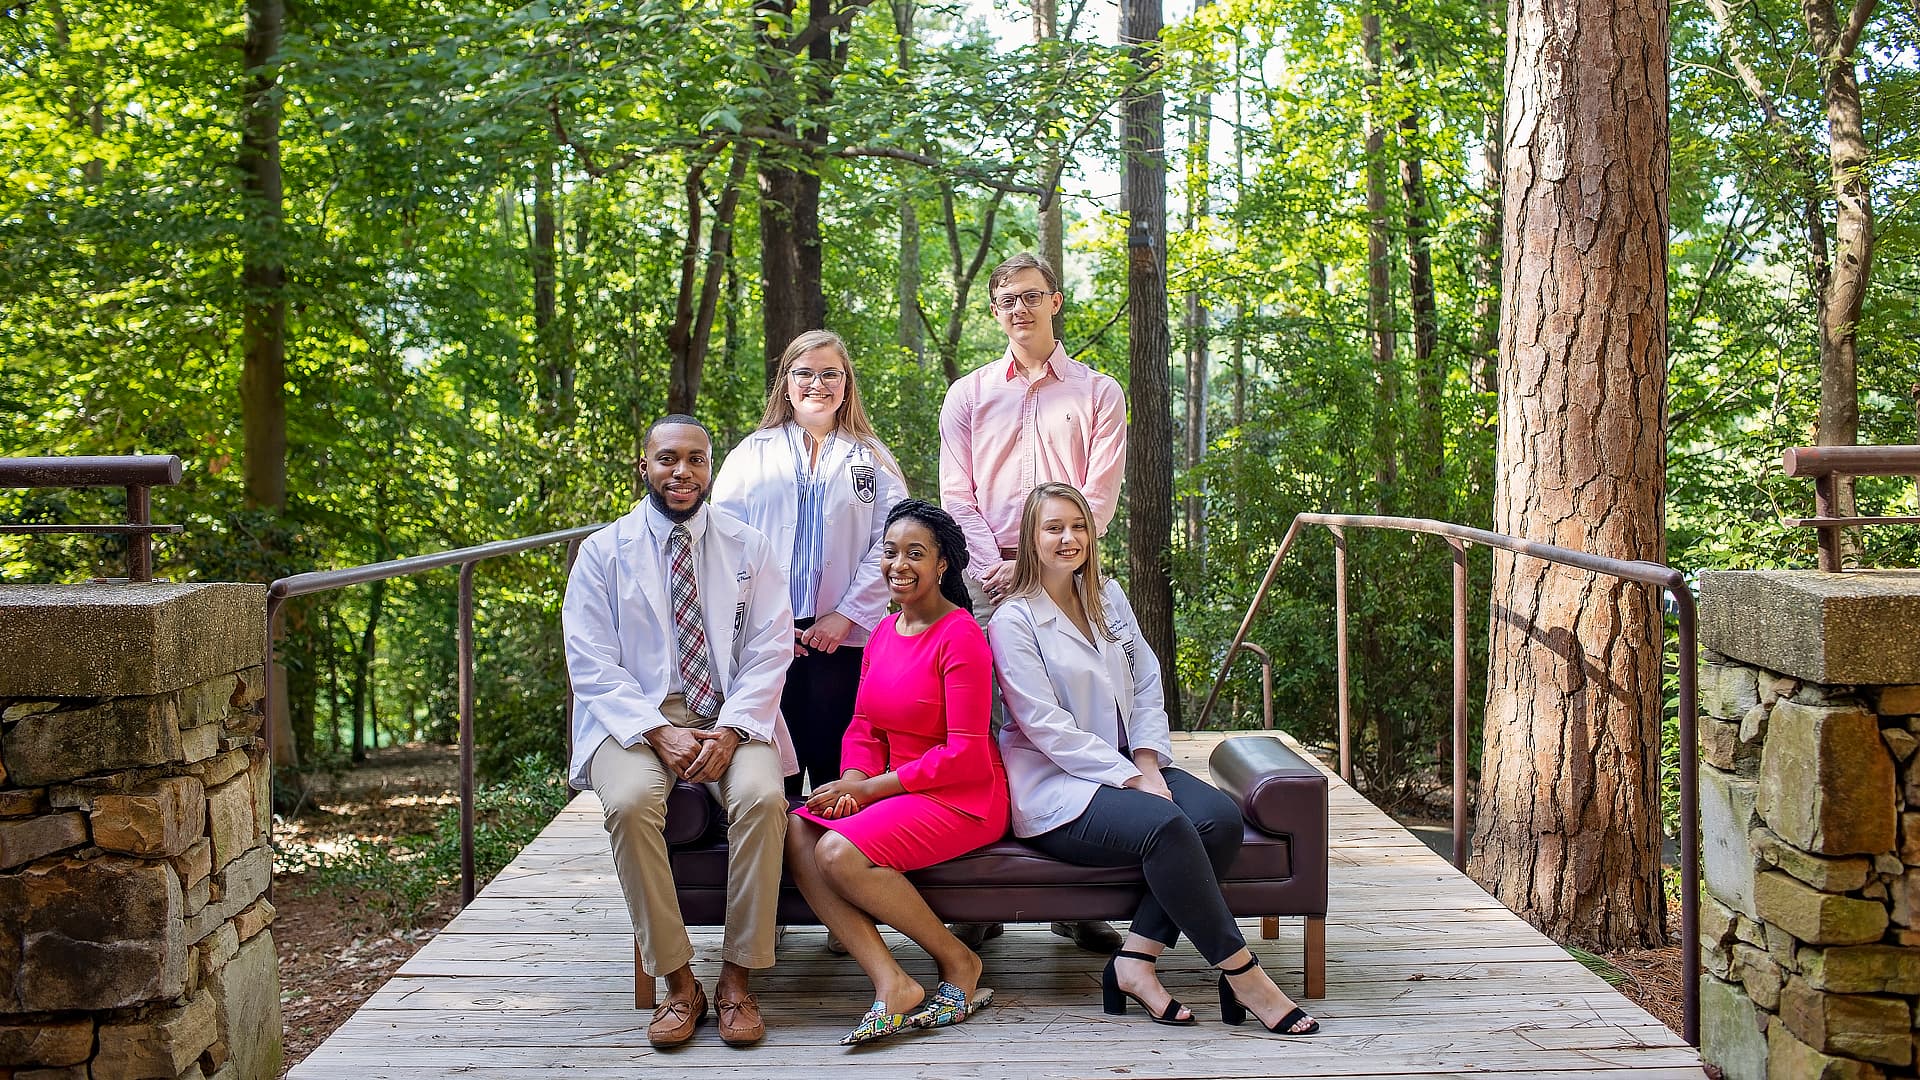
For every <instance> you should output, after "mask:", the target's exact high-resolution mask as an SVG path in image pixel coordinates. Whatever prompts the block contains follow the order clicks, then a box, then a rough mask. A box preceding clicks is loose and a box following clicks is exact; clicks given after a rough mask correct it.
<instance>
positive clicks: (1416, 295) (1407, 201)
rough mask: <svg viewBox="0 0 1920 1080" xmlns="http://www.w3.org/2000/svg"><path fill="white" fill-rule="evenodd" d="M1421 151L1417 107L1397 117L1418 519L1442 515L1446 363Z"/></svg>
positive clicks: (1404, 62)
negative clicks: (1410, 315) (1410, 321)
mask: <svg viewBox="0 0 1920 1080" xmlns="http://www.w3.org/2000/svg"><path fill="white" fill-rule="evenodd" d="M1394 52H1395V54H1396V56H1397V59H1398V62H1399V64H1400V67H1401V71H1402V72H1403V74H1404V75H1405V76H1406V77H1407V79H1408V82H1409V84H1412V85H1417V83H1418V74H1417V72H1415V71H1414V69H1413V56H1412V50H1411V48H1410V47H1409V46H1408V45H1407V44H1406V43H1405V42H1401V43H1400V44H1399V45H1398V46H1397V47H1396V48H1395V50H1394ZM1422 157H1423V155H1422V152H1421V124H1420V113H1419V109H1418V107H1417V106H1413V107H1409V108H1408V110H1407V111H1406V113H1404V114H1403V115H1402V116H1401V117H1400V198H1401V201H1402V202H1403V203H1404V205H1405V214H1406V222H1407V293H1408V299H1409V300H1410V301H1411V303H1412V306H1413V400H1414V440H1413V443H1414V445H1413V451H1412V453H1411V454H1410V455H1409V458H1410V460H1409V461H1408V467H1409V471H1410V472H1411V473H1413V512H1414V514H1415V516H1418V517H1430V518H1444V517H1446V516H1447V451H1446V434H1445V430H1444V427H1443V424H1442V419H1443V410H1442V407H1441V396H1442V394H1443V393H1444V391H1445V389H1446V385H1447V365H1446V358H1445V357H1443V356H1439V355H1437V353H1438V349H1437V345H1438V342H1439V338H1440V315H1439V312H1438V310H1437V309H1436V305H1435V300H1434V291H1433V252H1432V250H1431V241H1430V239H1429V236H1428V234H1429V228H1428V223H1427V184H1426V177H1425V176H1424V170H1423V167H1422V166H1423V161H1422Z"/></svg>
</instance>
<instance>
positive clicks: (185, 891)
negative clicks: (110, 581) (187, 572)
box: [0, 584, 280, 1080]
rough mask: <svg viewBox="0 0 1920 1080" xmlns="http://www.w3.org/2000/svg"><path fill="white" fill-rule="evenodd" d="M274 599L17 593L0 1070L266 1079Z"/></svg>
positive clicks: (1, 904) (8, 600) (2, 850)
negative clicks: (266, 685)
mask: <svg viewBox="0 0 1920 1080" xmlns="http://www.w3.org/2000/svg"><path fill="white" fill-rule="evenodd" d="M265 617H266V590H265V589H264V588H262V587H260V586H256V585H171V584H153V585H72V586H68V585H0V1077H6V1076H10V1077H12V1078H13V1080H55V1078H68V1077H71V1078H75V1080H89V1078H90V1080H146V1078H154V1077H159V1078H177V1080H271V1078H273V1077H276V1076H278V1075H279V1072H280V974H279V963H278V961H277V960H276V958H275V956H274V951H273V934H272V933H271V931H269V930H268V929H267V926H268V924H269V923H271V922H272V921H273V905H272V904H271V903H269V902H268V901H267V899H266V895H265V893H266V890H267V885H268V883H269V881H270V879H271V876H272V872H273V858H272V853H271V852H270V851H269V850H268V848H267V845H266V841H265V836H266V827H267V823H268V820H269V818H268V815H269V814H270V813H271V806H270V804H269V794H268V793H269V779H270V776H271V773H270V772H269V769H268V766H267V764H266V760H265V752H264V746H263V744H262V740H261V739H260V737H259V732H260V725H261V715H262V710H261V706H260V699H261V692H262V689H263V687H262V680H261V670H262V669H261V664H262V661H263V659H264V657H263V656H262V648H263V643H262V633H263V630H262V627H263V625H264V621H265Z"/></svg>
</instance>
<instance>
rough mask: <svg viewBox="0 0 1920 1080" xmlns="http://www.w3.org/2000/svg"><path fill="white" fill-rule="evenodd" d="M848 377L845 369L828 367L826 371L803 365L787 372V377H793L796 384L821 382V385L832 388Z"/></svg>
mask: <svg viewBox="0 0 1920 1080" xmlns="http://www.w3.org/2000/svg"><path fill="white" fill-rule="evenodd" d="M846 377H847V373H846V372H844V371H841V370H840V369H839V368H828V369H827V370H825V371H815V370H813V369H812V368H803V367H801V368H794V369H793V370H791V371H789V372H787V378H789V379H792V380H793V383H794V385H795V386H805V385H807V384H808V383H819V384H820V385H821V386H825V387H828V388H832V387H835V386H839V385H840V384H841V383H842V382H843V381H845V380H846Z"/></svg>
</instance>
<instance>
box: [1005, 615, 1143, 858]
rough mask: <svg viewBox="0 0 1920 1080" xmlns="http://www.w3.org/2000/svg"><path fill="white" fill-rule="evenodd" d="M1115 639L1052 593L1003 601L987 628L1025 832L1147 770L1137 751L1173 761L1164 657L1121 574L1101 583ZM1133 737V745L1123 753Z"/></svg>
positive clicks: (1010, 773)
mask: <svg viewBox="0 0 1920 1080" xmlns="http://www.w3.org/2000/svg"><path fill="white" fill-rule="evenodd" d="M1100 595H1101V599H1102V600H1104V601H1105V602H1106V608H1107V626H1108V629H1109V630H1111V631H1112V632H1113V633H1114V634H1116V635H1117V636H1118V638H1119V640H1117V641H1109V640H1108V639H1107V638H1106V636H1105V635H1103V634H1101V633H1100V632H1099V628H1098V627H1095V628H1094V635H1093V640H1092V641H1088V640H1087V639H1086V638H1085V637H1083V636H1082V635H1081V633H1080V628H1079V627H1077V626H1075V625H1074V624H1073V620H1072V619H1070V618H1068V617H1067V615H1066V613H1065V612H1063V611H1061V610H1060V606H1059V605H1058V604H1055V603H1054V602H1053V598H1052V597H1049V596H1048V595H1047V594H1046V593H1045V592H1038V593H1035V594H1033V595H1031V596H1017V597H1014V598H1013V599H1011V600H1008V601H1007V602H1006V603H1004V604H1001V605H1000V610H999V611H997V612H995V613H994V616H993V621H992V622H991V623H990V624H989V625H988V627H987V637H988V639H989V640H990V641H991V642H992V643H993V666H994V670H995V672H996V673H997V675H998V678H999V680H1000V694H1001V697H1002V699H1003V700H1005V702H1006V705H1007V715H1008V718H1009V722H1008V724H1007V726H1006V727H1005V728H1004V729H1002V730H1001V732H1000V754H1001V757H1002V758H1003V759H1004V760H1005V761H1006V766H1007V787H1008V790H1009V792H1010V793H1011V794H1012V796H1013V832H1014V835H1015V836H1038V835H1039V834H1041V833H1043V832H1047V831H1049V830H1051V829H1056V828H1059V827H1060V826H1062V825H1065V824H1067V823H1068V822H1070V821H1072V820H1073V819H1074V818H1077V817H1079V816H1080V815H1081V814H1083V813H1085V812H1086V809H1087V804H1088V803H1090V802H1092V801H1093V796H1094V793H1095V792H1097V791H1099V790H1100V788H1101V787H1103V786H1106V787H1120V786H1123V785H1124V784H1125V783H1126V782H1127V781H1128V780H1131V779H1133V778H1134V777H1136V776H1139V775H1140V770H1139V769H1138V768H1136V767H1135V766H1134V764H1133V759H1132V757H1131V756H1130V752H1131V751H1133V750H1139V749H1142V748H1149V749H1152V750H1153V751H1155V752H1156V753H1158V754H1159V756H1160V765H1161V767H1163V768H1164V767H1166V766H1168V765H1171V764H1172V763H1173V744H1172V743H1171V742H1170V741H1169V739H1168V735H1167V710H1166V707H1165V699H1164V698H1163V697H1162V696H1161V689H1160V662H1159V661H1158V660H1157V659H1155V658H1154V654H1153V650H1152V649H1151V648H1149V647H1148V646H1147V639H1146V638H1145V637H1144V636H1143V635H1142V634H1141V633H1140V622H1139V620H1138V619H1136V618H1135V617H1134V614H1133V605H1131V604H1129V603H1127V597H1126V594H1125V593H1123V592H1122V591H1121V589H1120V586H1119V584H1118V583H1116V582H1113V581H1108V582H1106V583H1105V586H1104V588H1103V589H1102V590H1101V594H1100ZM1123 744H1124V745H1125V746H1126V747H1127V748H1128V751H1129V753H1122V752H1121V749H1120V747H1121V746H1122V745H1123Z"/></svg>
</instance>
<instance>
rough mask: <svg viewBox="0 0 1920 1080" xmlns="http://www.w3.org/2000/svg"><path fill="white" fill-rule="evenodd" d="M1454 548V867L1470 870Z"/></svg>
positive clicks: (1459, 570) (1459, 577)
mask: <svg viewBox="0 0 1920 1080" xmlns="http://www.w3.org/2000/svg"><path fill="white" fill-rule="evenodd" d="M1447 544H1448V546H1450V547H1452V548H1453V865H1454V866H1455V867H1456V868H1457V869H1461V870H1464V869H1466V867H1467V755H1468V753H1469V744H1468V740H1467V545H1466V543H1465V542H1463V541H1460V540H1456V539H1453V538H1452V537H1448V538H1447Z"/></svg>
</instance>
